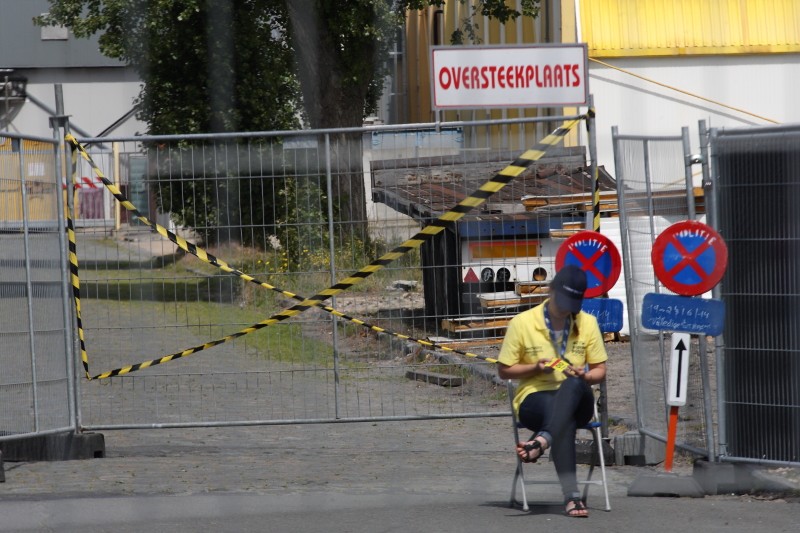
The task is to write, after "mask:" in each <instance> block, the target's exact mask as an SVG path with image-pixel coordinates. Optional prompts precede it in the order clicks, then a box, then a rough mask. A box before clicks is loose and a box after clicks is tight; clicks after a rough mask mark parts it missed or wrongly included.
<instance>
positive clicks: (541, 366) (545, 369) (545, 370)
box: [535, 359, 554, 374]
mask: <svg viewBox="0 0 800 533" xmlns="http://www.w3.org/2000/svg"><path fill="white" fill-rule="evenodd" d="M551 361H552V359H539V360H538V361H537V362H536V368H535V372H536V373H537V374H552V373H553V371H554V370H553V367H552V366H547V365H548V364H549V363H550V362H551Z"/></svg>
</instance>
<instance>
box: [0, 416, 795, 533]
mask: <svg viewBox="0 0 800 533" xmlns="http://www.w3.org/2000/svg"><path fill="white" fill-rule="evenodd" d="M509 433H510V428H509V427H508V420H506V419H505V418H489V419H486V418H477V419H465V420H433V421H413V422H411V421H404V422H386V423H380V424H375V423H342V424H326V425H299V426H267V427H239V428H206V429H169V430H139V431H124V432H123V431H112V432H107V433H105V438H106V452H107V454H106V455H107V456H106V457H105V458H103V459H92V460H84V461H62V462H37V463H5V475H6V482H5V483H3V484H0V516H1V517H3V518H2V520H0V531H18V530H19V531H24V530H31V531H34V530H36V531H39V530H48V529H51V528H52V529H56V528H57V529H58V530H59V531H78V530H81V531H86V532H93V531H111V530H113V531H141V530H143V529H144V528H148V529H150V530H151V531H165V530H170V531H196V530H197V529H199V528H200V527H203V529H205V530H218V529H222V528H223V527H224V529H225V530H226V531H296V530H299V529H300V528H302V529H303V531H365V532H366V531H370V532H371V531H410V530H415V529H416V530H419V531H509V530H515V529H517V528H531V529H533V528H536V527H547V528H554V529H561V528H565V527H569V528H570V529H572V530H575V531H589V530H591V531H595V532H596V531H610V530H623V529H627V530H631V531H643V530H645V529H647V530H649V531H686V530H689V529H691V530H695V531H716V530H722V529H725V531H752V530H753V529H757V530H763V531H771V532H772V531H796V530H798V528H800V507H798V502H800V498H798V495H800V484H798V485H796V487H797V489H796V490H795V492H794V493H783V494H776V493H768V494H757V495H753V494H750V495H727V496H706V497H704V498H674V497H631V496H628V489H629V487H630V486H631V484H632V483H633V482H634V481H635V480H636V479H637V478H638V477H639V476H641V475H643V474H657V473H661V474H663V472H660V470H659V468H658V467H653V468H649V467H644V468H642V467H632V466H613V467H610V468H609V469H608V473H609V488H610V492H611V505H612V508H613V509H612V511H611V512H609V513H607V512H604V511H602V510H601V506H602V499H601V497H600V493H599V492H598V489H597V488H593V489H592V491H593V492H592V493H591V494H590V501H589V505H590V508H591V517H590V519H589V520H577V519H570V518H567V517H564V516H562V514H561V510H562V508H561V506H560V505H555V503H556V501H557V500H558V499H559V498H558V492H557V487H553V486H541V487H533V488H532V489H531V492H532V496H531V500H532V501H541V500H544V501H549V502H550V503H551V504H546V505H533V506H532V508H531V512H530V513H523V512H522V511H521V510H520V509H518V508H516V509H510V508H509V507H508V496H509V492H510V488H511V478H512V474H513V469H514V464H515V463H514V458H513V453H512V452H511V451H510V449H509V448H510V447H509V446H508V445H507V444H508V437H509ZM534 468H536V469H537V470H535V471H534V472H541V476H542V477H547V478H548V479H550V478H551V476H552V474H553V471H552V466H551V465H550V464H548V463H544V464H541V465H540V464H537V465H534ZM583 468H585V467H581V469H583ZM690 474H691V466H690V465H688V464H686V463H685V462H682V461H678V463H677V465H676V468H675V474H674V475H675V476H680V477H685V476H689V475H690ZM769 474H770V475H773V476H778V477H781V479H783V480H787V479H788V480H792V479H794V480H795V481H796V480H797V479H798V478H792V476H790V475H788V471H785V470H784V471H782V472H774V471H772V472H770V473H769ZM794 475H796V473H795V474H794Z"/></svg>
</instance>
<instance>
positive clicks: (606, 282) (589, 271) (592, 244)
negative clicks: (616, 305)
mask: <svg viewBox="0 0 800 533" xmlns="http://www.w3.org/2000/svg"><path fill="white" fill-rule="evenodd" d="M565 265H575V266H577V267H578V268H581V269H583V271H584V272H586V293H585V294H584V296H585V297H586V298H594V297H595V296H600V295H601V294H604V293H607V292H608V291H610V290H611V288H612V287H614V284H615V283H616V282H617V280H618V279H619V273H620V271H621V270H622V260H621V259H620V257H619V251H617V247H616V246H614V243H613V242H612V241H611V239H609V238H608V237H606V236H605V235H603V234H602V233H598V232H596V231H589V230H584V231H579V232H578V233H576V234H575V235H573V236H571V237H570V238H568V239H567V240H566V241H564V242H563V243H562V244H561V246H559V247H558V251H557V252H556V270H561V268H562V267H563V266H565Z"/></svg>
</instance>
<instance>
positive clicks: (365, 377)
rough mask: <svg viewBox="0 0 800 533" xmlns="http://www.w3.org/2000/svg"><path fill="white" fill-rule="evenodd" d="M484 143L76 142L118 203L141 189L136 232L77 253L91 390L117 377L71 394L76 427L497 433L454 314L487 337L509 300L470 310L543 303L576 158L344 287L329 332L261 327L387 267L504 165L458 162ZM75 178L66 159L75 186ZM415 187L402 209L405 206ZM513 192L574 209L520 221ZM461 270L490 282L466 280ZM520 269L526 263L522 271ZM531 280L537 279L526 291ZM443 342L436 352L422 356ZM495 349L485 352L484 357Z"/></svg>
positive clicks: (493, 398)
mask: <svg viewBox="0 0 800 533" xmlns="http://www.w3.org/2000/svg"><path fill="white" fill-rule="evenodd" d="M536 120H537V119H531V121H532V122H535V121H536ZM498 125H499V126H502V124H500V123H495V124H493V126H498ZM556 125H558V124H556ZM485 127H486V125H485V124H470V123H459V124H458V125H457V126H456V127H453V128H449V129H448V128H442V130H441V131H439V132H437V131H436V129H435V128H432V127H430V126H426V127H417V128H414V127H409V126H402V127H395V128H394V129H392V128H391V127H379V128H371V129H369V128H368V129H358V130H345V131H338V130H337V131H330V132H313V131H311V132H309V131H306V132H276V133H273V134H264V133H259V134H231V135H216V136H214V135H199V136H169V137H152V138H150V137H136V138H125V139H123V138H119V139H104V140H103V143H104V145H105V146H104V147H99V146H96V144H95V143H96V142H98V141H93V140H86V141H87V145H88V147H89V148H88V150H89V153H90V155H91V157H92V159H93V160H94V161H95V163H96V165H97V167H98V168H99V169H100V171H101V173H102V174H104V175H105V176H106V177H107V179H109V180H110V181H112V182H114V183H116V184H117V185H118V186H119V188H120V189H121V190H122V191H123V192H126V191H132V190H133V189H134V185H133V184H132V182H131V179H132V178H131V177H132V176H134V175H136V174H137V173H139V175H140V176H141V175H144V176H145V177H146V179H144V180H139V184H138V185H137V187H139V190H138V191H139V192H138V194H139V198H140V200H139V201H140V202H141V204H140V203H136V202H134V205H135V208H136V209H137V210H138V211H139V212H140V213H139V215H137V214H136V213H134V212H132V211H128V212H127V213H124V212H123V213H121V214H120V216H119V217H118V218H117V219H116V220H115V221H114V223H113V224H111V225H109V226H94V227H84V228H82V229H81V231H80V232H79V235H78V244H77V248H78V256H79V261H80V284H81V292H82V303H83V324H84V328H85V338H86V346H87V350H88V361H89V368H90V374H92V375H94V376H97V375H101V374H102V373H106V372H109V371H114V372H113V373H114V374H116V375H115V377H111V378H108V379H105V378H102V379H93V380H90V381H88V382H86V381H84V382H83V383H82V387H81V388H82V390H81V424H82V426H83V427H85V428H87V429H102V428H110V427H117V428H121V427H152V426H156V425H170V424H172V425H183V424H188V425H213V424H216V425H220V424H270V423H290V422H291V423H296V422H313V421H331V420H365V419H396V418H404V417H405V418H407V417H413V418H425V417H463V416H487V415H488V416H491V415H505V414H506V413H507V403H506V402H505V399H504V391H505V389H504V388H503V387H500V388H499V389H497V383H496V381H495V380H494V379H492V378H493V376H494V374H495V369H494V365H493V364H491V363H489V362H486V361H485V360H484V357H485V356H484V355H482V353H476V352H480V349H479V348H475V347H474V345H473V341H477V340H485V339H477V340H476V339H471V338H469V336H468V335H463V336H462V335H455V334H454V332H456V331H461V330H460V329H459V327H460V324H461V322H460V320H462V319H464V318H465V317H469V316H470V313H473V312H474V313H475V314H476V315H477V316H473V317H472V319H474V320H477V321H487V322H491V319H494V318H500V319H502V318H503V317H506V318H507V315H508V314H509V313H515V312H517V311H518V309H519V307H518V306H519V305H520V302H519V301H517V302H516V303H515V304H514V305H516V306H517V307H514V305H508V304H503V303H502V302H501V304H500V305H496V306H494V307H491V305H492V304H488V305H487V303H486V302H485V301H484V300H482V299H481V298H482V297H483V296H485V295H486V294H491V295H493V296H494V297H497V296H496V295H498V294H501V293H502V295H503V297H509V293H513V290H514V287H515V284H516V282H517V281H518V279H517V278H520V279H522V278H524V281H525V282H528V283H533V284H534V285H535V286H537V287H541V286H543V284H545V283H546V282H547V281H549V279H550V278H551V277H552V274H553V270H554V265H553V256H554V253H555V246H556V245H557V244H558V243H559V242H561V241H559V240H558V239H561V240H563V238H564V235H563V234H561V235H560V236H559V237H558V238H553V235H555V234H556V233H558V232H562V231H567V230H568V226H569V224H574V225H575V226H574V227H573V229H570V230H569V231H574V229H575V228H577V227H578V226H582V227H585V222H586V220H587V208H588V212H589V213H590V212H591V173H590V172H589V170H588V169H587V168H586V163H585V161H586V158H585V154H583V153H582V152H581V151H580V150H578V151H575V150H564V149H556V150H555V152H556V153H557V155H556V156H555V157H554V158H552V159H550V160H548V161H547V162H546V163H545V162H543V163H542V164H541V165H536V166H535V168H532V169H531V170H530V171H528V172H526V173H524V174H523V175H521V176H519V177H518V178H516V179H515V180H514V181H513V182H512V183H511V184H509V185H508V186H507V188H508V191H512V192H509V193H508V194H507V195H504V194H499V193H498V194H497V195H496V196H495V197H493V198H492V200H491V201H490V202H489V203H488V204H487V205H486V206H483V209H482V210H481V211H479V212H477V213H476V218H473V219H470V220H467V219H466V218H465V220H464V224H463V225H461V226H457V225H455V224H454V225H449V226H448V228H447V230H446V231H444V232H443V233H442V234H441V235H439V238H433V239H430V240H429V242H426V243H425V244H423V245H422V246H421V247H419V248H417V247H411V249H409V250H408V253H405V254H402V256H399V257H397V258H396V260H394V261H392V262H390V263H387V264H381V265H380V267H375V268H372V271H373V272H372V274H371V275H369V276H365V277H363V278H362V277H359V279H358V280H355V281H356V282H353V280H351V281H350V282H348V283H346V284H345V285H347V286H348V288H347V290H346V291H344V292H341V293H338V294H336V295H335V296H334V297H333V298H331V299H330V300H327V302H326V304H328V305H330V307H332V308H333V309H335V310H337V311H338V312H339V314H338V315H337V314H336V313H331V312H329V311H325V310H322V309H318V308H312V309H309V310H306V311H303V312H298V313H296V314H293V315H292V316H291V317H290V318H289V319H286V320H283V319H281V320H277V321H276V320H273V318H271V317H275V316H276V314H280V313H282V312H283V310H285V309H287V308H290V307H292V306H293V305H296V304H298V303H299V302H298V300H302V299H303V297H311V296H314V295H315V294H317V293H319V292H320V291H323V290H324V289H326V288H328V287H330V286H332V285H334V284H335V283H336V282H337V281H340V280H342V279H345V278H348V276H350V274H352V273H354V272H358V271H359V270H360V269H363V268H364V267H366V266H367V265H370V264H371V263H372V262H373V261H375V260H376V259H377V258H379V257H382V256H384V255H385V254H387V253H388V252H390V251H392V250H394V249H395V248H396V247H397V246H398V245H399V244H401V243H403V242H404V241H405V240H406V239H408V238H409V237H410V236H412V235H414V234H415V233H417V232H418V231H420V228H422V227H425V226H427V225H428V224H429V223H430V222H431V221H432V220H433V218H435V216H437V213H438V212H437V209H438V207H431V206H432V205H434V206H439V207H440V206H446V208H445V210H447V209H449V208H450V207H453V206H455V205H456V204H457V203H458V202H459V201H460V200H461V199H462V198H464V197H466V196H467V195H469V194H470V193H472V192H474V190H475V189H476V188H477V187H479V186H480V185H481V184H482V183H484V182H485V181H487V180H488V179H490V178H491V177H492V176H493V175H494V174H495V173H496V172H498V171H499V170H500V169H502V168H504V167H505V166H506V165H508V164H509V163H510V162H511V161H512V160H514V158H515V157H516V156H518V155H519V154H517V153H512V152H510V151H509V150H499V149H492V148H487V149H474V148H472V149H470V148H467V147H465V146H464V144H463V139H464V138H465V137H468V136H469V135H470V134H471V133H470V129H471V128H485ZM498 130H502V128H498ZM92 141H93V142H92ZM108 152H111V153H112V157H105V156H107V153H108ZM114 153H116V154H118V156H117V157H113V154H114ZM91 170H93V169H91V168H90V165H89V164H88V163H87V162H86V161H83V160H82V161H81V163H80V166H79V168H78V174H79V175H81V176H83V175H87V173H88V172H90V171H91ZM544 178H547V179H544ZM543 183H544V184H548V186H549V187H550V189H549V193H548V194H547V195H543V193H542V189H541V186H542V184H543ZM604 183H605V185H606V187H607V188H608V187H610V186H609V183H608V181H605V182H604ZM612 184H613V182H612ZM411 186H413V187H412V188H414V190H415V191H416V193H415V194H416V196H413V195H412V196H408V195H407V194H406V193H407V192H408V190H409V187H411ZM420 191H423V193H421V194H420ZM526 192H532V193H537V194H538V195H539V196H537V197H536V198H539V199H540V200H541V199H542V198H545V197H546V198H552V197H553V195H558V194H561V193H563V192H571V193H573V194H574V193H580V194H583V195H584V196H583V197H581V198H583V199H582V200H581V199H580V198H579V200H578V201H576V202H574V203H573V204H571V205H568V206H557V207H555V208H554V206H553V205H551V204H550V203H549V200H548V201H545V202H544V203H543V204H542V205H539V206H538V207H536V206H533V207H530V209H533V210H535V209H539V212H536V213H535V214H533V215H531V214H527V215H523V214H524V213H529V211H528V209H529V208H527V207H526V206H525V205H524V204H523V202H522V198H523V197H524V196H526ZM362 196H363V197H364V198H365V199H366V201H365V202H362V201H360V200H359V199H360V198H361V197H362ZM542 201H544V200H542ZM123 211H124V209H123ZM167 212H168V213H169V214H166V213H167ZM503 214H505V215H506V218H504V217H502V216H501V215H503ZM140 215H144V216H145V217H146V218H147V219H148V220H150V221H157V222H158V223H159V224H160V225H162V226H164V227H165V228H167V229H168V230H170V231H174V232H175V233H176V234H177V235H178V236H179V237H176V240H179V239H186V240H187V241H189V242H190V243H193V244H197V245H198V246H200V247H201V248H202V249H203V250H204V251H203V252H201V253H200V255H201V256H203V255H204V254H205V253H210V254H212V256H213V257H216V258H218V259H219V260H221V261H224V263H225V264H226V265H228V266H229V267H231V268H232V269H236V270H237V271H240V272H243V273H246V274H247V276H249V277H252V278H255V280H256V281H257V282H265V283H266V284H268V285H269V286H271V287H273V289H269V288H265V287H264V286H263V284H262V285H261V286H259V283H254V282H252V281H251V280H250V278H249V277H248V278H243V277H242V276H239V275H235V274H231V272H230V270H231V269H230V268H229V269H228V271H224V270H220V269H219V268H217V267H216V266H213V265H212V264H210V263H214V262H217V263H218V264H219V263H220V261H215V260H214V259H213V258H209V260H208V261H203V260H201V259H199V258H198V257H195V256H194V255H192V254H190V253H186V251H185V250H186V249H189V248H191V247H192V246H193V244H192V245H187V246H183V247H181V246H176V244H174V243H173V242H172V241H170V240H168V239H165V238H164V237H163V236H162V235H160V234H158V233H155V232H153V231H152V228H151V227H150V226H149V225H148V224H145V223H142V221H141V220H137V216H140ZM515 217H516V218H515ZM521 219H531V220H535V221H536V222H535V224H534V223H529V222H526V223H525V224H519V220H521ZM515 220H516V222H515ZM478 221H480V222H484V221H485V222H486V224H478ZM509 221H510V222H509ZM476 224H477V225H476ZM476 228H480V229H476ZM487 228H488V229H487ZM472 232H474V233H472ZM522 235H525V236H524V237H523V236H522ZM533 241H535V244H532V243H533ZM484 245H488V246H489V248H491V249H492V250H493V252H491V253H489V252H486V249H484V248H480V247H481V246H484ZM476 246H477V247H478V248H480V253H478V252H476V251H475V250H477V249H478V248H476ZM551 248H552V249H551ZM520 250H526V252H524V253H523V252H521V251H520ZM531 250H535V251H531ZM464 254H473V255H474V258H473V259H474V262H473V263H474V264H472V266H471V267H472V268H473V269H476V270H475V272H478V273H480V272H481V271H483V270H485V269H490V270H492V279H484V280H483V281H479V280H475V283H473V282H472V281H470V278H469V273H468V272H467V270H469V269H463V268H462V262H463V261H464V260H465V259H466V256H465V255H464ZM492 254H500V255H499V260H498V257H497V256H493V255H492ZM524 254H528V255H531V254H533V255H534V257H532V258H531V257H526V258H525V261H522V260H521V259H520V258H521V256H522V255H524ZM470 257H472V256H470ZM498 261H499V262H502V263H503V264H502V265H500V264H499V262H498ZM531 261H534V262H536V263H537V264H538V265H539V266H541V268H542V269H543V270H542V271H545V274H542V275H543V277H542V278H541V280H540V281H536V279H537V278H536V277H535V276H538V275H540V274H541V272H542V271H536V272H534V271H533V270H535V269H531V268H530V265H529V264H528V263H530V262H531ZM506 263H507V265H506ZM502 268H507V270H509V272H508V276H509V277H508V278H504V277H503V276H506V274H505V273H503V272H501V270H502ZM474 274H475V273H474V272H473V275H474ZM465 277H466V279H467V281H465V279H463V278H465ZM512 278H513V279H512ZM348 279H349V278H348ZM466 286H469V287H471V289H470V290H466V291H463V290H462V289H463V288H464V287H466ZM274 288H278V289H279V290H274ZM462 292H465V293H466V294H462ZM511 297H512V299H515V300H525V301H527V302H531V301H541V299H542V298H543V296H542V294H541V293H539V294H536V295H534V296H533V297H531V296H527V295H519V294H511ZM439 299H445V300H446V302H443V301H441V300H439ZM537 299H538V300H537ZM341 314H344V315H346V316H345V317H342V316H340V315H341ZM353 319H355V320H353ZM265 322H267V323H268V324H265ZM363 323H366V327H365V326H364V324H363ZM470 327H471V326H470ZM494 327H495V328H496V327H497V326H494ZM482 329H483V328H481V327H471V333H470V335H475V334H476V331H478V330H481V331H482ZM489 329H491V328H489ZM384 330H388V331H389V332H392V333H396V335H393V334H391V333H390V334H384V333H381V332H382V331H384ZM481 336H484V335H483V334H481ZM227 337H235V338H231V339H229V340H225V339H226V338H227ZM409 337H410V339H409ZM445 337H447V340H446V344H444V345H445V347H446V348H449V351H448V349H445V350H433V349H430V343H431V342H434V341H435V342H438V343H444V342H445V341H442V339H443V338H445ZM490 337H491V336H490ZM493 338H494V340H492V339H489V340H490V343H489V344H485V346H488V350H489V351H490V353H494V354H496V350H497V346H498V345H497V340H496V339H497V338H498V336H497V335H494V336H493ZM415 339H418V340H422V341H424V342H423V343H418V342H415ZM219 340H225V342H217V341H219ZM425 342H427V343H428V344H425ZM189 348H192V350H190V351H191V354H188V352H185V350H187V349H189ZM197 348H199V349H197ZM492 350H493V352H492ZM465 354H466V355H465ZM476 356H477V357H476ZM176 359H178V360H176ZM142 362H146V364H143V365H137V363H142ZM154 363H155V364H154ZM131 365H136V366H135V367H134V368H130V366H131Z"/></svg>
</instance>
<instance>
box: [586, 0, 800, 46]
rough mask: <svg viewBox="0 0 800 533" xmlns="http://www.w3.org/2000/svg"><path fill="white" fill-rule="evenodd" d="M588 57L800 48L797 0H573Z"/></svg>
mask: <svg viewBox="0 0 800 533" xmlns="http://www.w3.org/2000/svg"><path fill="white" fill-rule="evenodd" d="M579 1H580V20H581V24H580V38H581V40H582V41H584V42H586V43H588V46H589V56H590V57H631V56H676V55H697V54H766V53H785V52H800V0H579Z"/></svg>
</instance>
